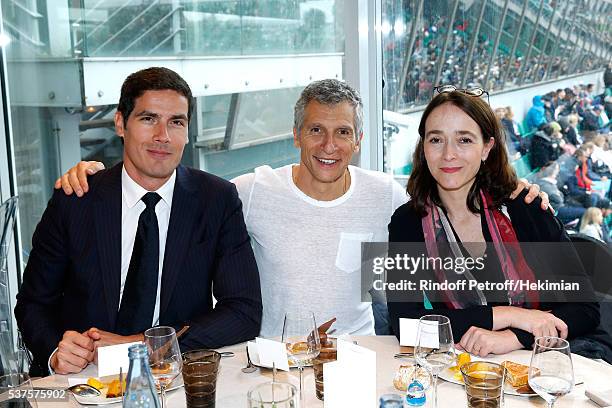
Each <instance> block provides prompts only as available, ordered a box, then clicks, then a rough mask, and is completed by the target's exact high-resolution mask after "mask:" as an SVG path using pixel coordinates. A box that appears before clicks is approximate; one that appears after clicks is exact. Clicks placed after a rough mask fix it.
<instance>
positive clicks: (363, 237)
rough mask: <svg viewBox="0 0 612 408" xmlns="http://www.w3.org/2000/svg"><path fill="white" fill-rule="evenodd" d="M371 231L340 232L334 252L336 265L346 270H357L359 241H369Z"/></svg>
mask: <svg viewBox="0 0 612 408" xmlns="http://www.w3.org/2000/svg"><path fill="white" fill-rule="evenodd" d="M373 238H374V233H373V232H342V233H340V242H339V243H338V252H337V254H336V267H338V269H340V270H342V271H344V272H346V273H353V272H355V271H358V270H359V268H360V266H361V243H362V242H371V241H372V239H373Z"/></svg>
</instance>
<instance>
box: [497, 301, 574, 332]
mask: <svg viewBox="0 0 612 408" xmlns="http://www.w3.org/2000/svg"><path fill="white" fill-rule="evenodd" d="M507 327H514V328H517V329H521V330H525V331H527V332H529V333H531V334H533V335H534V336H535V337H542V336H553V337H561V338H563V339H565V338H567V324H565V322H564V321H563V320H561V319H559V318H558V317H557V316H555V315H554V314H552V313H550V312H543V311H541V310H535V309H523V308H522V307H515V306H498V307H494V308H493V329H494V330H500V329H504V328H507Z"/></svg>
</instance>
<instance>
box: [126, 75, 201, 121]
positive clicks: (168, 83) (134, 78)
mask: <svg viewBox="0 0 612 408" xmlns="http://www.w3.org/2000/svg"><path fill="white" fill-rule="evenodd" d="M165 90H171V91H176V92H178V93H179V94H181V95H183V96H184V97H185V98H187V102H188V110H187V120H189V119H191V108H192V104H193V101H192V99H193V97H192V95H191V89H190V88H189V85H187V82H185V80H184V79H183V78H181V76H180V75H179V74H177V73H176V72H174V71H172V70H171V69H168V68H164V67H151V68H146V69H143V70H140V71H136V72H134V73H133V74H130V75H129V76H128V77H127V78H126V79H125V81H123V85H122V86H121V96H120V97H119V105H118V106H117V112H121V115H122V116H123V124H124V125H125V126H127V120H128V117H129V116H130V114H131V113H132V111H133V110H134V105H136V99H138V98H139V97H141V96H142V94H144V93H145V92H146V91H165Z"/></svg>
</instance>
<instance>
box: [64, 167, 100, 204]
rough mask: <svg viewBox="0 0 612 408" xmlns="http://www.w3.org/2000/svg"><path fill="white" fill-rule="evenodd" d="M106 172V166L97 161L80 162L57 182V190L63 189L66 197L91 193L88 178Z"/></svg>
mask: <svg viewBox="0 0 612 408" xmlns="http://www.w3.org/2000/svg"><path fill="white" fill-rule="evenodd" d="M100 170H104V164H103V163H100V162H97V161H80V162H78V163H77V164H76V166H74V167H72V168H70V169H69V170H68V171H67V172H66V173H64V174H63V175H62V176H61V177H60V178H58V179H57V180H55V186H54V187H55V188H56V189H59V188H61V189H62V190H64V193H65V194H66V195H70V194H72V193H75V194H76V195H77V196H78V197H82V196H83V194H85V193H87V191H89V184H87V176H91V175H92V174H96V173H97V172H99V171H100Z"/></svg>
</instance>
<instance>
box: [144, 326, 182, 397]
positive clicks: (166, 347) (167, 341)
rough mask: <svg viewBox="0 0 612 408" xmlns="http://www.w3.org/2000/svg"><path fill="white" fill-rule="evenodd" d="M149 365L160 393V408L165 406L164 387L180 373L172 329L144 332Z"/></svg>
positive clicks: (156, 328)
mask: <svg viewBox="0 0 612 408" xmlns="http://www.w3.org/2000/svg"><path fill="white" fill-rule="evenodd" d="M144 337H145V344H146V345H147V349H148V351H149V365H150V366H151V373H152V374H153V378H155V382H156V383H157V384H158V385H159V389H160V391H161V408H165V406H166V387H168V385H169V384H170V383H171V382H172V381H173V380H174V379H175V378H176V377H177V376H178V375H179V374H180V373H181V368H182V366H183V359H182V357H181V350H180V349H179V345H178V340H177V339H176V332H175V331H174V328H172V327H168V326H157V327H152V328H150V329H148V330H146V331H145V333H144Z"/></svg>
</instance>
